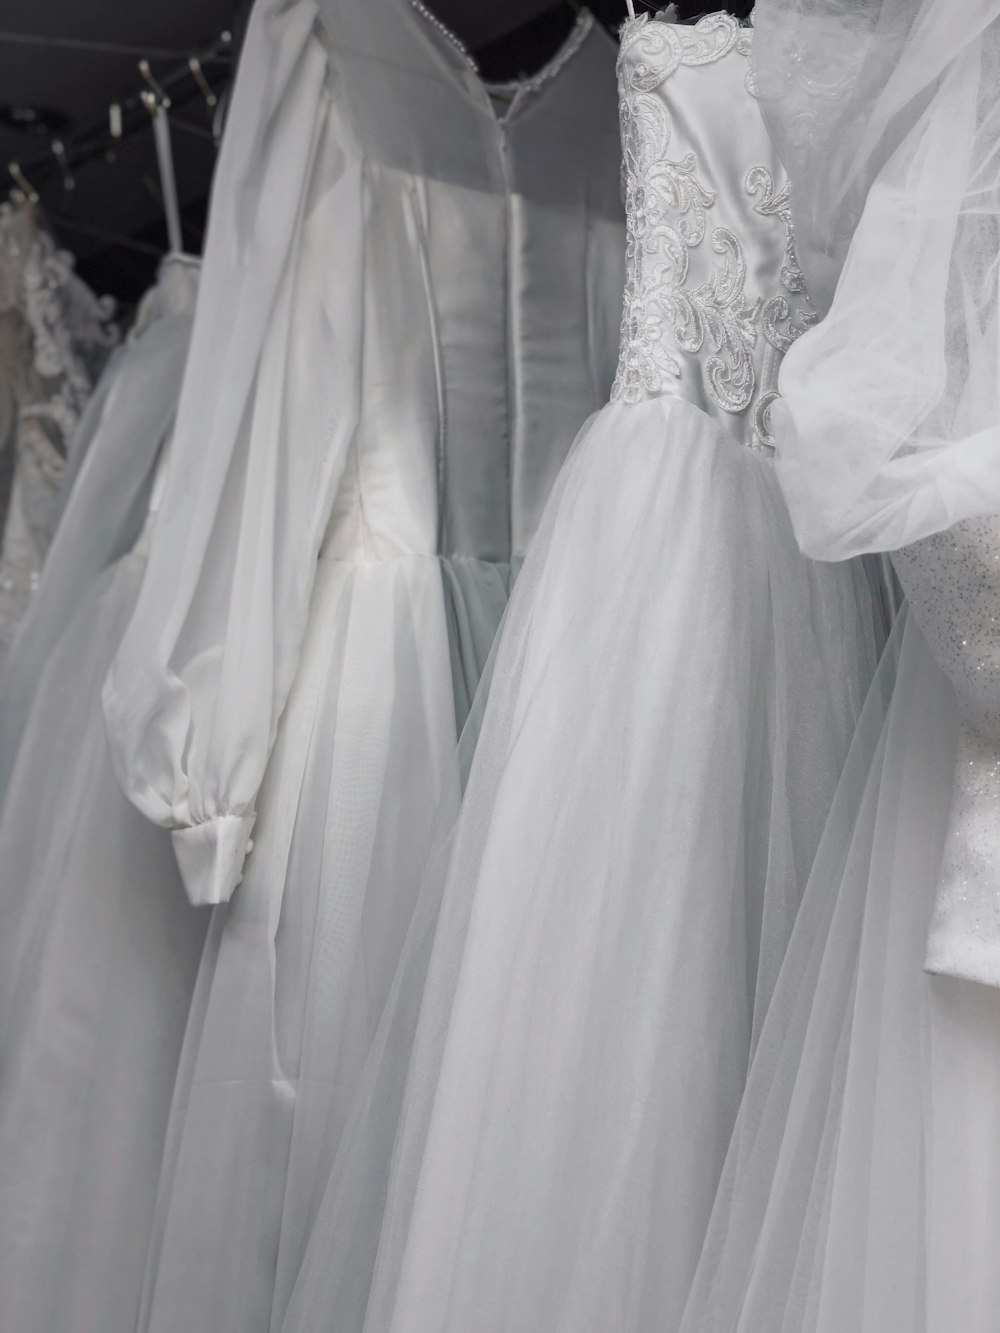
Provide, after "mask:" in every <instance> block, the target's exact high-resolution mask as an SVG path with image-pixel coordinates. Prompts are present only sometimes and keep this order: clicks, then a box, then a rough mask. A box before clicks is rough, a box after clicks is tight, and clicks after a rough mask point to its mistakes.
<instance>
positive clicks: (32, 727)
mask: <svg viewBox="0 0 1000 1333" xmlns="http://www.w3.org/2000/svg"><path fill="white" fill-rule="evenodd" d="M143 564H144V562H143V559H142V557H141V555H138V554H135V555H130V556H127V557H126V558H125V559H124V560H122V561H120V562H119V563H118V564H117V565H115V566H113V567H111V568H110V569H108V570H106V571H105V572H104V573H103V574H102V575H101V576H100V577H98V578H97V579H96V580H94V581H93V583H92V584H91V586H90V587H88V588H86V589H85V591H84V593H83V595H82V596H81V597H80V600H79V602H78V604H77V607H76V611H75V614H74V615H73V616H72V618H71V619H70V621H69V623H68V624H67V625H66V627H65V630H64V632H63V634H62V635H61V636H60V638H59V639H58V641H57V643H56V644H55V645H54V646H53V647H52V649H51V651H50V655H49V657H48V661H47V662H46V664H45V667H44V670H43V671H42V673H41V675H40V677H39V679H38V680H37V681H36V683H35V691H34V698H33V700H32V702H31V706H30V709H29V711H28V712H27V714H26V718H25V722H24V727H23V734H22V737H21V744H20V747H19V749H18V752H17V753H18V757H17V761H16V763H15V764H14V765H13V768H12V772H11V774H10V777H9V780H8V784H7V791H6V795H5V800H4V803H3V809H2V816H0V865H2V866H3V892H2V895H0V935H2V938H3V958H4V967H3V969H2V975H0V1051H2V1062H0V1219H2V1221H0V1327H3V1328H4V1329H11V1330H14V1329H17V1330H20V1329H39V1330H41V1329H77V1328H79V1329H84V1328H86V1329H107V1330H112V1329H121V1330H128V1329H131V1328H132V1327H133V1326H134V1322H135V1316H136V1311H137V1309H138V1303H139V1296H140V1292H141V1287H142V1277H143V1271H144V1266H145V1256H146V1247H147V1244H148V1241H149V1236H150V1227H151V1223H152V1218H153V1205H154V1202H155V1199H156V1190H157V1181H158V1179H159V1170H160V1157H161V1153H162V1149H163V1143H164V1136H165V1132H166V1127H167V1115H168V1111H169V1106H170V1096H171V1091H172V1088H173V1084H174V1078H175V1075H176V1071H177V1061H178V1057H179V1054H180V1050H181V1042H182V1040H183V1036H184V1030H185V1024H186V1020H187V1013H188V1006H189V1004H190V1000H191V993H192V988H193V986H194V981H195V976H196V973H197V968H198V959H199V956H200V951H201V943H202V940H203V938H204V929H205V925H206V924H207V923H206V918H205V914H204V913H200V912H198V911H197V910H196V909H195V908H193V907H192V906H191V905H190V904H189V903H188V901H187V899H186V898H185V896H184V890H183V885H182V884H181V881H180V876H179V875H178V873H177V866H176V862H175V859H174V855H173V851H172V849H171V846H170V838H169V835H168V834H166V833H165V832H164V831H163V830H162V829H158V828H156V827H155V826H154V825H152V824H150V823H149V822H148V821H147V820H145V819H143V817H142V816H141V815H140V814H139V812H138V811H137V810H135V809H134V807H133V806H131V805H130V804H129V802H128V801H127V800H126V799H125V797H124V796H123V795H122V792H121V790H120V788H119V787H118V784H117V783H116V781H115V777H114V772H113V770H112V767H111V761H110V757H109V754H108V747H107V738H106V736H105V733H104V720H103V716H102V714H101V707H100V691H101V685H102V684H103V681H104V676H105V673H106V672H107V669H108V665H109V663H110V660H111V656H112V654H113V652H114V649H115V647H116V645H117V643H118V641H119V640H120V638H121V634H122V631H123V630H124V626H125V622H126V620H127V618H128V616H129V614H130V613H131V611H132V608H133V606H134V604H135V597H136V594H137V591H138V585H139V580H140V579H141V577H142V570H143ZM15 651H16V645H15ZM56 723H57V724H56Z"/></svg>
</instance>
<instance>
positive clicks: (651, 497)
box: [281, 16, 871, 1333]
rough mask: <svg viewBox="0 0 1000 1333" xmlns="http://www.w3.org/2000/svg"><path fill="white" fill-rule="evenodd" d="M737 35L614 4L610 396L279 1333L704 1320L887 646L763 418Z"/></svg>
mask: <svg viewBox="0 0 1000 1333" xmlns="http://www.w3.org/2000/svg"><path fill="white" fill-rule="evenodd" d="M748 41H749V37H748V34H747V33H746V32H745V30H743V29H740V28H739V26H738V25H737V24H736V23H735V21H734V20H732V19H731V18H729V17H728V16H721V17H720V16H714V17H713V18H711V19H706V20H703V21H702V22H701V23H700V24H698V25H697V26H696V27H695V28H693V29H685V28H675V27H673V26H672V25H669V24H666V23H663V22H662V21H660V20H655V21H650V22H648V23H647V22H646V21H645V20H643V21H636V22H635V23H632V24H629V25H627V27H626V29H625V32H624V34H623V43H622V54H621V58H620V67H619V75H620V91H621V99H622V107H623V114H624V125H623V140H624V145H625V168H626V169H625V178H626V189H627V209H628V225H629V241H628V259H629V265H628V278H627V284H626V292H625V316H624V321H623V329H622V347H621V360H620V364H619V371H618V379H617V381H616V388H615V398H616V401H614V402H612V403H611V404H609V405H608V406H606V407H604V408H603V409H602V410H601V411H600V412H599V413H597V414H596V415H595V416H594V417H593V418H592V419H591V420H590V422H589V423H588V424H587V425H586V426H585V427H584V429H583V431H582V432H581V434H580V436H579V437H578V440H577V443H576V445H575V447H574V450H573V453H572V454H571V456H570V458H569V460H568V462H567V463H566V464H565V466H564V468H563V470H562V473H561V475H560V479H559V481H558V483H557V485H556V488H555V491H554V493H553V496H552V498H551V499H550V501H549V504H548V506H547V509H546V512H545V516H544V518H543V521H542V525H541V527H540V530H539V532H538V535H537V536H536V538H535V540H534V542H533V544H532V546H531V548H530V550H529V552H528V555H527V558H526V560H525V564H524V568H523V570H522V573H521V575H520V577H519V580H518V583H517V585H516V587H515V589H514V593H513V596H512V600H511V605H510V608H509V610H508V612H507V617H506V620H505V622H504V626H503V628H502V631H501V634H500V637H499V640H498V644H497V647H496V650H495V659H494V662H493V665H492V671H491V675H490V681H489V693H488V697H487V699H486V702H485V710H484V713H483V716H482V719H481V725H477V728H476V730H477V732H478V744H477V747H476V751H475V756H474V759H473V761H472V767H471V772H470V776H469V780H468V785H467V788H466V791H465V796H464V800H463V803H462V807H461V811H460V814H459V816H458V818H457V821H456V822H455V824H454V827H453V828H452V829H451V831H450V833H449V834H448V835H447V836H444V835H443V837H442V842H441V843H440V845H439V848H438V852H437V854H436V856H435V857H434V858H433V859H432V862H431V864H430V867H429V869H428V871H427V873H426V875H425V878H424V884H423V889H422V893H421V900H420V904H419V907H418V910H417V912H416V914H415V916H414V921H413V926H412V929H411V933H410V936H409V939H408V941H407V945H406V948H405V950H404V955H403V963H402V966H401V967H400V969H399V971H398V973H397V977H396V982H395V986H394V990H393V994H392V997H391V1000H390V1003H389V1005H388V1007H387V1010H386V1015H385V1018H384V1020H383V1023H382V1025H381V1027H380V1030H379V1033H378V1037H377V1040H376V1043H375V1046H374V1048H373V1052H372V1055H371V1057H370V1059H369V1062H368V1066H367V1068H366V1070H365V1075H364V1079H363V1080H362V1083H361V1086H360V1092H359V1095H358V1096H357V1097H356V1098H355V1101H354V1104H353V1107H352V1111H351V1116H350V1120H349V1122H348V1126H347V1128H346V1130H345V1131H344V1133H343V1137H342V1139H341V1143H340V1148H339V1151H338V1153H337V1157H336V1161H335V1166H334V1171H333V1173H332V1175H331V1177H330V1180H329V1183H328V1184H327V1187H326V1189H325V1190H324V1192H323V1194H322V1198H321V1200H320V1201H319V1202H318V1204H317V1207H318V1213H317V1220H316V1223H315V1225H314V1227H313V1233H312V1238H311V1242H310V1246H309V1249H308V1252H307V1254H306V1259H305V1262H304V1264H303V1266H302V1271H301V1273H300V1276H299V1280H298V1282H297V1283H296V1286H295V1290H294V1292H293V1295H292V1300H291V1303H290V1305H289V1309H288V1314H287V1317H286V1318H285V1320H284V1322H283V1323H282V1325H281V1327H282V1329H283V1330H284V1333H307V1331H308V1333H318V1331H319V1330H324V1329H336V1330H337V1331H338V1333H362V1331H363V1333H376V1330H378V1333H389V1331H390V1330H391V1331H392V1333H468V1330H470V1329H474V1330H476V1333H525V1330H542V1329H544V1330H545V1331H546V1333H570V1331H572V1333H607V1330H609V1329H614V1330H615V1333H654V1330H655V1333H663V1331H664V1330H670V1329H674V1328H676V1326H677V1323H678V1321H679V1319H680V1316H681V1312H682V1309H683V1304H684V1299H685V1296H686V1293H687V1289H688V1283H689V1282H690V1279H691V1276H692V1274H693V1271H694V1268H695V1265H696V1263H697V1259H698V1254H699V1250H700V1245H701V1240H702V1235H703V1229H704V1227H705V1225H706V1223H707V1220H708V1216H709V1212H710V1209H711V1206H712V1199H713V1197H714V1192H715V1187H716V1182H717V1178H718V1174H719V1171H720V1170H721V1167H722V1162H723V1158H724V1154H725V1150H726V1146H727V1144H728V1139H729V1134H730V1130H731V1126H732V1121H733V1118H734V1116H735V1113H736V1109H737V1106H738V1102H739V1098H740V1094H741V1091H742V1087H743V1081H744V1077H745V1071H746V1067H747V1062H748V1057H749V1052H750V1049H751V1044H752V1041H753V1034H754V1028H755V1025H759V1023H760V1021H761V1019H762V1016H763V1014H764V1012H765V1011H766V1009H767V1003H768V999H769V996H770V991H771V986H772V984H773V981H774V977H775V974H776V972H777V969H778V966H779V964H780V959H781V956H782V953H783V951H784V947H785V943H786V941H787V938H788V934H789V931H790V929H791V924H792V921H793V919H794V915H795V911H796V909H797V906H798V903H799V897H800V893H801V889H802V887H803V885H804V883H805V880H806V877H807V875H808V869H809V866H810V864H811V862H812V858H813V855H814V852H815V848H816V845H817V842H818V839H819V835H820V832H821V829H822V825H823V821H824V819H825V817H826V813H827V809H828V806H829V802H830V800H831V799H832V796H833V792H834V789H835V785H836V781H837V776H838V773H839V768H840V764H841V762H842V760H843V758H844V756H845V755H846V752H847V748H848V745H849V741H850V736H851V734H852V732H853V728H854V725H855V721H856V717H857V713H858V709H859V708H860V703H861V699H862V697H863V694H864V691H865V689H866V687H867V683H868V680H869V672H870V665H871V644H870V640H869V634H870V626H871V620H870V606H869V604H868V598H867V584H866V581H865V579H864V576H863V574H862V572H861V570H860V569H859V568H857V567H852V566H841V567H832V566H820V565H816V564H813V563H812V562H810V561H808V560H806V559H805V558H804V557H802V556H801V554H800V553H799V552H798V550H797V548H796V546H795V543H794V538H793V535H792V531H791V527H790V525H789V522H788V517H787V513H786V511H785V509H784V505H783V502H782V500H781V497H780V493H779V491H778V486H777V481H776V478H775V475H774V470H773V465H772V461H771V457H770V454H769V451H768V445H767V441H766V432H767V426H768V415H767V410H768V407H769V405H770V403H771V402H772V401H773V400H772V399H768V398H767V397H766V395H767V394H768V392H769V390H770V387H771V383H772V381H771V378H770V376H771V375H772V373H773V372H774V371H776V368H777V363H778V362H779V361H780V346H778V345H776V344H777V343H780V339H781V337H782V335H784V334H787V331H788V323H787V317H789V316H792V315H793V314H794V315H800V314H804V313H805V309H804V306H803V305H802V304H800V302H799V298H800V297H801V295H802V293H801V292H796V291H793V290H792V288H793V287H794V286H795V278H794V274H793V273H792V269H791V262H790V261H791V258H792V257H793V256H790V253H789V238H788V236H787V234H786V232H785V230H784V226H783V219H782V210H783V209H784V197H783V195H782V186H783V181H782V179H781V175H780V169H779V166H778V164H777V162H776V160H775V157H774V154H773V152H772V150H771V147H770V145H769V142H768V139H767V136H766V134H765V132H764V128H763V124H762V122H761V120H760V117H759V115H758V114H757V111H756V108H755V106H754V103H753V102H752V100H751V99H750V97H749V94H748V90H747V87H746V78H747V74H748V72H749V62H748V46H747V44H748ZM777 298H781V299H782V300H783V301H784V305H783V306H780V307H779V306H778V305H774V304H771V302H772V301H774V300H775V299H777ZM793 298H794V300H793ZM779 314H780V315H781V318H778V316H779ZM771 316H775V318H774V319H770V317H771ZM766 319H770V323H767V324H766V323H765V320H766ZM772 339H773V340H774V341H772ZM727 404H728V406H726V405H727ZM737 404H739V405H737Z"/></svg>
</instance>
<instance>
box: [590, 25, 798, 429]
mask: <svg viewBox="0 0 1000 1333" xmlns="http://www.w3.org/2000/svg"><path fill="white" fill-rule="evenodd" d="M635 48H638V49H637V50H636V49H635ZM731 51H736V52H737V54H739V55H741V56H743V57H744V58H748V57H749V56H750V53H751V37H750V32H749V31H748V30H747V29H746V28H744V27H742V26H741V25H740V24H739V23H738V22H737V20H736V19H734V18H733V17H731V16H730V15H728V14H713V15H709V16H708V17H706V18H703V19H701V20H700V21H699V22H698V23H697V24H695V25H694V26H693V27H690V28H686V27H680V26H675V25H672V24H670V23H667V22H660V21H657V20H656V19H654V20H653V21H650V19H649V16H648V15H640V16H639V17H637V18H636V19H634V20H631V21H629V22H628V23H626V24H625V27H624V28H623V30H622V44H621V54H620V56H619V65H618V72H619V93H620V112H621V120H622V150H623V168H622V169H623V186H624V194H625V207H626V225H627V247H626V285H625V299H624V309H623V315H622V334H621V354H620V359H619V367H618V374H617V376H616V379H615V384H614V387H613V389H612V394H611V397H612V400H613V401H616V400H620V401H624V402H628V403H634V402H638V401H640V400H641V399H642V398H644V397H648V396H655V395H658V394H663V393H669V392H671V391H672V385H671V381H672V380H676V379H677V378H679V377H680V375H681V365H680V361H679V359H678V355H677V353H678V352H680V353H684V352H686V353H689V354H692V355H694V354H698V353H701V352H703V351H704V350H706V349H708V350H709V353H710V354H709V355H708V357H707V360H706V362H705V368H704V375H705V387H706V392H707V393H708V395H709V396H710V398H711V399H712V401H713V403H714V404H715V405H716V406H717V407H718V408H719V409H720V410H721V411H723V412H727V413H730V414H738V413H742V412H744V411H746V410H747V409H749V408H750V407H751V405H752V408H753V410H752V414H751V422H752V429H753V438H752V443H753V444H754V445H755V446H757V447H762V448H771V447H773V443H774V441H773V437H772V435H771V431H770V427H769V424H768V416H769V412H770V408H771V406H772V405H773V403H774V401H775V399H776V398H777V396H778V394H777V390H776V387H775V386H776V382H777V370H778V366H779V364H780V360H781V357H782V356H783V355H784V353H785V352H786V351H787V350H788V348H789V347H790V346H791V344H792V342H793V341H794V340H795V339H796V338H798V337H799V336H800V335H801V334H802V333H804V332H805V331H806V329H807V328H808V327H809V326H810V325H811V324H812V323H813V322H814V321H815V315H814V313H813V311H812V307H811V306H810V304H809V300H808V296H807V295H806V292H805V283H804V281H803V278H802V272H801V269H800V268H799V265H798V262H797V260H796V257H795V246H794V235H793V230H792V219H791V207H790V202H789V191H788V186H787V184H785V185H784V186H782V187H781V188H780V189H776V188H775V185H774V181H773V179H772V176H771V173H770V172H769V171H768V170H767V168H766V167H752V168H751V169H750V171H749V172H748V173H747V176H746V178H745V180H744V188H745V190H746V192H747V195H748V196H749V198H750V199H752V200H754V204H753V207H754V210H755V211H756V212H757V213H758V214H759V215H760V216H762V217H773V218H775V219H777V220H778V221H780V222H781V223H782V224H783V225H784V228H785V258H784V262H783V264H782V266H781V271H780V288H781V290H780V291H779V292H777V293H775V294H774V295H771V296H769V297H768V298H767V299H765V298H764V297H762V296H757V297H754V298H753V299H751V297H750V296H749V295H748V294H747V292H746V280H747V262H746V256H745V254H744V251H743V248H742V245H741V243H740V241H739V238H738V237H737V236H736V235H735V234H734V232H733V231H732V230H730V229H729V228H728V227H724V226H715V227H713V228H711V229H710V228H709V217H710V213H711V210H712V208H713V206H714V205H715V201H716V196H715V192H714V191H713V190H711V189H709V188H708V186H707V185H706V184H705V183H704V182H703V181H702V180H701V179H699V175H698V162H697V159H696V157H695V154H694V153H687V154H686V155H685V156H683V157H681V158H680V159H679V160H673V159H671V158H670V157H669V156H668V148H669V145H670V137H671V127H670V117H669V112H668V109H667V106H666V105H665V104H664V101H663V99H662V94H659V90H660V89H661V88H662V85H663V84H664V82H665V81H666V80H667V79H668V78H669V77H670V76H671V75H672V74H673V73H674V72H675V71H676V70H677V69H678V68H679V67H680V66H682V65H690V66H698V65H707V64H710V63H712V62H714V61H717V60H721V59H722V58H723V57H724V56H726V55H728V54H729V53H730V52H731ZM636 56H638V57H639V58H638V59H637V58H636ZM745 82H746V86H747V87H748V89H750V91H751V92H752V80H751V79H750V77H749V73H748V77H747V80H746V81H745ZM706 238H708V239H709V243H710V245H711V249H712V251H713V253H714V254H715V255H716V256H718V261H717V262H715V263H713V265H712V268H711V271H710V274H709V277H708V278H707V279H706V280H705V281H703V282H701V283H700V284H698V285H691V283H690V281H689V279H690V258H691V254H692V252H693V251H694V250H695V249H697V248H698V247H699V246H701V245H702V244H703V243H704V242H705V240H706ZM762 339H763V344H764V350H763V353H762V354H761V353H760V352H759V347H760V343H761V340H762ZM755 355H756V356H757V361H758V364H757V365H756V366H755ZM755 396H756V401H755Z"/></svg>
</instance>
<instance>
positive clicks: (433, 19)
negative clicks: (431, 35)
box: [410, 0, 594, 98]
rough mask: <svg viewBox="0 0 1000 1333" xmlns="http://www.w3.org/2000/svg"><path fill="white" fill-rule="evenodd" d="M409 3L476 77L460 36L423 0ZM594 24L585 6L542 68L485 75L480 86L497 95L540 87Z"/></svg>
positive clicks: (475, 65) (476, 70)
mask: <svg viewBox="0 0 1000 1333" xmlns="http://www.w3.org/2000/svg"><path fill="white" fill-rule="evenodd" d="M410 6H411V8H412V9H414V10H415V11H416V13H417V14H419V15H420V17H421V18H422V19H424V20H425V21H426V22H427V23H429V24H430V25H431V27H432V28H435V29H436V30H437V31H438V32H439V33H440V34H441V36H442V37H443V38H444V39H445V41H446V42H447V43H448V44H449V45H450V46H452V47H453V48H454V49H455V50H456V51H457V52H458V54H459V55H460V56H461V58H462V60H463V61H464V62H465V64H466V65H467V66H468V68H469V69H470V70H471V71H472V73H473V74H475V75H476V76H477V77H481V76H480V71H479V64H478V62H477V60H476V58H475V56H474V55H473V54H472V52H471V51H470V50H469V48H468V47H467V46H466V45H465V43H464V42H463V41H462V39H461V37H459V36H458V34H457V33H455V32H453V31H452V29H451V28H449V27H448V25H447V24H446V23H444V22H443V21H442V20H441V19H439V18H438V16H437V15H436V14H435V13H434V12H433V10H431V9H429V8H428V7H427V5H426V4H424V0H410ZM593 26H594V16H593V14H591V13H590V11H589V10H587V9H583V10H581V11H580V14H579V16H578V17H577V20H576V22H575V23H574V25H573V27H572V28H571V29H570V32H569V34H568V36H567V37H566V40H565V41H564V42H563V43H562V45H561V46H560V47H559V49H558V50H557V51H556V53H555V55H553V56H552V58H551V60H549V61H547V62H546V63H545V64H544V65H543V66H542V67H541V69H539V70H537V71H536V72H535V73H534V74H530V75H528V76H526V77H525V78H523V79H509V80H507V81H505V82H500V83H491V82H489V81H487V80H485V79H484V80H482V83H483V87H484V88H485V89H486V91H487V92H488V93H491V94H496V95H499V96H509V97H511V98H515V97H521V96H524V95H527V94H531V93H537V92H538V91H539V89H541V88H543V87H544V86H545V84H547V83H548V82H549V81H550V80H551V79H554V78H555V77H556V76H557V75H558V74H560V73H561V71H562V69H563V67H564V66H565V65H567V64H568V63H569V61H570V60H572V59H573V57H574V56H575V55H576V53H577V52H578V51H579V49H580V47H581V46H582V45H583V43H584V42H585V41H586V39H587V37H588V36H589V35H590V30H591V29H592V28H593Z"/></svg>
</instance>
